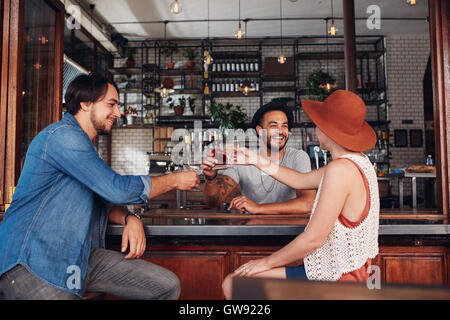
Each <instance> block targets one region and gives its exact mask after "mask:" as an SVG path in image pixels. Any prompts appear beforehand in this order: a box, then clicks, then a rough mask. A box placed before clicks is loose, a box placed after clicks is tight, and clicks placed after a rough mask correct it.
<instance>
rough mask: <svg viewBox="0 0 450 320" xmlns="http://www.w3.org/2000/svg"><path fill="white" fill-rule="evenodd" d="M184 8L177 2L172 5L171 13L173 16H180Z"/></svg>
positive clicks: (176, 0)
mask: <svg viewBox="0 0 450 320" xmlns="http://www.w3.org/2000/svg"><path fill="white" fill-rule="evenodd" d="M181 10H182V7H181V4H180V3H179V2H178V0H175V1H174V2H172V3H171V4H170V12H172V13H173V14H179V13H181Z"/></svg>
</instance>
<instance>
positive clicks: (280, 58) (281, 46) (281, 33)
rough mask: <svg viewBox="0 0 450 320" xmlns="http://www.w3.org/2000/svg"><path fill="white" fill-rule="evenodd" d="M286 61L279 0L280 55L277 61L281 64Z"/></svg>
mask: <svg viewBox="0 0 450 320" xmlns="http://www.w3.org/2000/svg"><path fill="white" fill-rule="evenodd" d="M285 62H286V57H285V56H284V53H283V17H282V13H281V0H280V55H279V56H278V63H280V64H283V63H285Z"/></svg>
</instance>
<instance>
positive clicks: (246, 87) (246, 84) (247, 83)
mask: <svg viewBox="0 0 450 320" xmlns="http://www.w3.org/2000/svg"><path fill="white" fill-rule="evenodd" d="M247 21H248V20H244V23H245V51H246V52H248V51H247ZM238 90H239V91H240V92H242V93H243V94H244V96H247V95H248V93H249V92H250V91H255V90H256V88H255V87H254V86H252V84H251V83H250V81H249V80H248V79H247V78H245V80H244V81H243V82H242V85H240V86H239V87H238Z"/></svg>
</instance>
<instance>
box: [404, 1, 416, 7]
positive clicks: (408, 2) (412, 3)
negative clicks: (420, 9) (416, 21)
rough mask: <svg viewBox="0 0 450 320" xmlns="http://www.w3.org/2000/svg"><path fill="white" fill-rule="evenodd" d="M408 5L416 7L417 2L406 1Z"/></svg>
mask: <svg viewBox="0 0 450 320" xmlns="http://www.w3.org/2000/svg"><path fill="white" fill-rule="evenodd" d="M406 3H407V4H409V5H410V6H415V5H416V0H406Z"/></svg>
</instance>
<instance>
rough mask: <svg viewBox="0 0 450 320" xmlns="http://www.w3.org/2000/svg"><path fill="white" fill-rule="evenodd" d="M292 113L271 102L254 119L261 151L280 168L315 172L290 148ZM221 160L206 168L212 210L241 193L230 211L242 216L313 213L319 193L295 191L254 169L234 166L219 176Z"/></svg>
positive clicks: (211, 160) (303, 155)
mask: <svg viewBox="0 0 450 320" xmlns="http://www.w3.org/2000/svg"><path fill="white" fill-rule="evenodd" d="M292 118H293V116H292V111H291V110H290V109H289V108H288V107H286V106H285V105H283V104H280V103H277V102H270V103H268V104H266V105H264V106H262V107H261V108H260V109H259V110H258V111H257V112H256V113H255V115H254V116H253V120H252V125H253V128H254V129H255V130H256V132H257V133H258V135H259V136H260V138H262V139H260V140H262V141H265V143H260V150H261V151H262V152H266V154H267V156H269V157H271V158H272V159H274V157H275V159H277V158H278V162H279V164H280V165H282V166H285V167H289V168H292V169H295V170H298V171H300V172H308V171H311V163H310V160H309V156H308V155H307V153H306V152H304V151H302V150H297V149H294V148H286V143H287V141H288V139H289V129H290V128H291V127H292ZM216 164H217V160H216V159H214V158H212V157H207V158H206V159H204V160H203V163H202V168H203V173H204V174H205V177H206V185H205V196H206V202H207V203H208V205H209V206H210V207H216V206H217V205H219V204H221V203H223V202H226V200H227V199H229V198H230V196H231V197H232V196H233V194H234V193H236V192H237V190H238V189H239V187H240V189H241V195H239V196H235V197H233V199H232V200H231V202H230V207H234V208H236V209H238V210H240V211H241V212H244V211H247V212H249V213H260V214H283V213H308V212H311V209H312V205H313V202H314V198H315V193H316V192H315V190H295V189H292V188H290V187H288V186H286V185H285V184H283V183H281V182H279V181H277V180H275V179H273V178H272V177H270V176H268V175H267V174H265V173H264V172H262V171H260V170H259V169H257V168H256V167H254V166H232V167H230V168H227V169H226V170H223V171H221V174H219V175H218V174H217V170H214V166H215V165H216Z"/></svg>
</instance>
